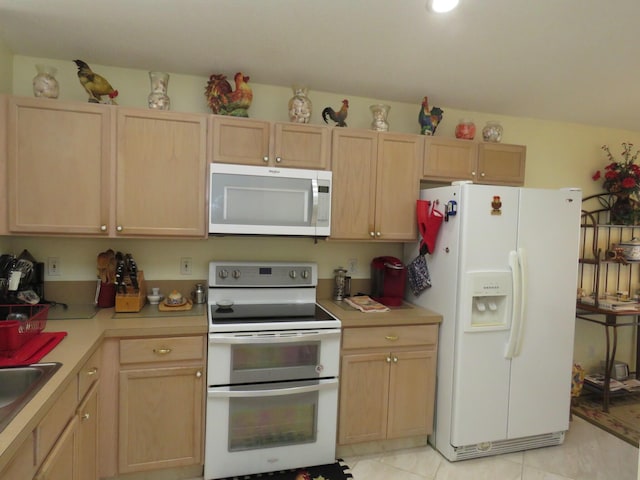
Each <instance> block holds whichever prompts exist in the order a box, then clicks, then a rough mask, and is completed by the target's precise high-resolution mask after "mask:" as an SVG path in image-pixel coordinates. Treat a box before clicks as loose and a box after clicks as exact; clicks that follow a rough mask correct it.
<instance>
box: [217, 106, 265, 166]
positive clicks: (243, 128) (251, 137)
mask: <svg viewBox="0 0 640 480" xmlns="http://www.w3.org/2000/svg"><path fill="white" fill-rule="evenodd" d="M210 122H211V127H210V130H211V131H212V132H213V134H212V139H211V148H212V153H211V158H212V159H213V162H216V163H240V164H243V165H261V166H264V165H267V163H268V162H269V154H270V152H269V141H270V135H271V124H270V123H269V122H263V121H260V120H249V119H246V118H231V117H224V116H219V115H213V116H212V117H211V119H210Z"/></svg>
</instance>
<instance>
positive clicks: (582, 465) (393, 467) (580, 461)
mask: <svg viewBox="0 0 640 480" xmlns="http://www.w3.org/2000/svg"><path fill="white" fill-rule="evenodd" d="M343 458H344V461H345V462H346V463H347V465H349V467H350V471H351V473H352V474H353V478H354V480H636V479H638V449H637V448H635V447H633V446H631V445H629V444H628V443H626V442H624V441H622V440H620V439H619V438H617V437H615V436H613V435H611V434H608V433H606V432H604V431H603V430H601V429H599V428H597V427H595V426H593V425H591V424H590V423H588V422H586V421H585V420H583V419H581V418H578V417H576V416H574V417H573V420H572V421H571V426H570V429H569V432H568V433H567V435H566V437H565V441H564V443H563V444H562V445H558V446H554V447H546V448H540V449H536V450H528V451H525V452H518V453H510V454H505V455H499V456H494V457H487V458H481V459H474V460H464V461H460V462H449V461H448V460H446V459H445V458H444V457H443V456H442V455H440V454H439V453H438V452H437V451H436V450H434V449H433V448H431V447H430V446H425V447H418V448H410V449H406V450H399V451H395V452H387V453H381V454H369V455H360V456H356V455H354V456H350V455H345V456H344V457H343Z"/></svg>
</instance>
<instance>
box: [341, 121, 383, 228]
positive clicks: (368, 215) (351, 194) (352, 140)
mask: <svg viewBox="0 0 640 480" xmlns="http://www.w3.org/2000/svg"><path fill="white" fill-rule="evenodd" d="M377 139H378V137H377V134H376V133H375V132H372V131H367V130H360V131H358V130H352V129H346V128H336V129H334V130H333V139H332V146H331V150H332V156H331V170H332V172H333V183H332V186H333V194H332V198H331V238H334V239H341V240H371V239H372V238H373V236H374V222H375V201H376V197H375V195H376V192H375V185H376V168H377V163H376V158H377V154H378V140H377Z"/></svg>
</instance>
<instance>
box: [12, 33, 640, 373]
mask: <svg viewBox="0 0 640 480" xmlns="http://www.w3.org/2000/svg"><path fill="white" fill-rule="evenodd" d="M7 58H9V57H8V56H7V54H6V53H5V54H3V53H2V46H1V45H0V71H1V69H2V64H3V63H5V64H6V63H7ZM72 60H73V59H69V60H68V61H60V60H53V59H43V58H33V57H25V56H20V55H16V56H14V57H13V59H12V62H13V70H12V77H13V79H12V81H13V84H12V88H11V93H13V94H15V95H23V96H32V95H33V93H32V79H33V77H34V75H35V74H36V70H35V65H36V64H38V63H44V64H48V65H52V66H54V67H56V68H57V69H58V74H57V78H58V80H59V82H60V99H62V100H78V101H85V100H86V99H87V95H86V93H85V92H84V90H83V89H82V87H81V86H80V83H79V82H78V79H77V77H76V71H77V69H76V66H75V64H74V63H73V62H72ZM83 60H85V61H87V62H88V63H89V65H90V66H91V67H92V68H93V69H94V71H96V72H98V73H100V74H102V75H103V76H105V77H106V78H107V79H108V80H109V81H110V82H111V84H112V85H113V86H114V87H115V88H117V89H118V90H119V92H120V95H119V96H118V99H117V100H118V103H119V104H120V105H124V106H132V107H141V108H146V106H147V103H146V102H147V95H148V93H149V90H150V88H149V77H148V72H146V71H142V70H133V69H123V68H118V67H113V66H105V65H98V64H92V63H91V61H90V60H91V59H88V58H85V59H83ZM169 73H170V74H171V77H170V81H169V89H168V94H169V96H170V98H171V106H172V110H175V111H188V112H203V113H209V110H208V107H207V105H206V102H205V98H204V87H205V85H206V82H207V78H205V77H198V76H192V75H181V74H178V73H173V72H169ZM211 73H225V74H227V75H228V76H229V77H231V76H232V75H233V73H235V72H211ZM245 73H246V74H248V75H250V74H251V72H250V71H249V72H245ZM295 80H296V79H292V83H295ZM250 84H251V86H252V88H253V92H254V100H253V104H252V106H251V109H250V110H249V115H250V116H251V117H252V118H259V119H267V120H273V121H287V120H288V117H287V103H288V100H289V98H290V97H291V95H292V91H291V88H290V87H288V86H286V87H280V86H272V85H260V84H257V83H254V82H251V83H250ZM309 88H310V91H309V97H310V98H311V100H312V102H313V107H314V109H313V115H312V119H311V123H317V124H321V123H322V119H321V116H320V112H321V111H322V109H323V108H324V107H326V106H332V107H333V108H337V107H339V106H340V102H341V100H342V98H344V97H343V96H342V95H340V94H334V93H327V92H317V91H314V90H313V85H309ZM1 91H2V84H1V83H0V92H1ZM425 93H428V92H425ZM348 98H349V102H350V108H349V117H348V119H347V123H348V124H349V127H350V128H354V127H355V128H369V125H370V123H371V114H370V112H369V105H371V104H373V103H388V104H389V105H391V110H390V115H389V123H390V130H391V131H396V132H405V133H419V125H418V121H417V116H418V111H419V108H420V101H421V100H422V99H421V98H419V99H416V101H415V103H412V104H406V103H398V102H386V101H385V100H384V99H373V98H364V97H353V96H351V97H348ZM540 101H541V102H544V101H548V102H552V101H553V99H545V98H541V99H540ZM438 106H440V107H441V108H443V109H444V112H445V113H444V120H443V122H442V123H441V125H440V126H439V127H438V131H437V135H438V136H445V137H454V129H455V125H456V124H457V122H458V120H459V119H462V118H469V119H472V120H473V121H474V122H475V123H476V126H477V130H478V132H479V131H480V130H481V128H482V126H483V125H484V124H485V123H486V121H488V120H499V121H500V122H501V123H502V125H503V126H504V136H503V142H504V143H514V144H523V145H526V146H527V166H526V186H530V187H549V188H556V187H563V186H574V187H580V188H582V189H583V193H584V195H589V194H592V193H597V192H599V191H601V183H600V182H594V181H593V180H591V175H592V174H593V173H594V172H595V170H597V169H600V168H602V167H603V166H604V165H605V164H606V160H605V157H604V155H603V153H602V151H601V150H600V146H601V145H602V144H608V145H610V146H611V147H612V151H614V152H616V151H617V150H618V148H617V147H618V146H619V145H620V143H621V142H623V141H630V142H632V143H635V144H637V145H640V132H633V131H624V130H616V129H611V128H607V127H605V126H602V127H593V126H587V125H580V124H569V123H560V122H554V121H548V120H544V119H533V118H522V117H509V116H504V115H494V114H491V113H487V112H470V111H463V110H455V109H450V108H448V107H447V106H446V105H438ZM594 115H597V109H595V110H594ZM585 120H587V119H585ZM589 120H590V119H589ZM3 240H6V239H2V237H0V251H4V252H6V251H8V250H9V249H10V250H12V251H14V252H15V253H19V252H20V251H22V249H24V248H27V249H28V250H29V251H30V252H31V253H32V254H33V255H34V256H35V257H36V258H37V259H39V260H46V258H47V257H49V256H55V257H58V258H59V259H60V262H61V263H60V264H61V273H62V274H61V275H60V276H59V277H53V278H47V280H48V281H66V280H90V279H91V280H92V279H94V278H95V258H96V255H97V254H98V253H99V252H100V251H102V250H105V249H106V248H113V249H116V250H121V251H124V252H130V253H132V254H133V255H134V256H135V257H136V259H137V261H138V264H139V265H140V266H141V267H142V268H143V269H144V270H145V275H146V278H148V279H159V280H160V279H174V278H181V279H184V277H181V276H180V273H179V261H180V257H182V256H190V257H192V258H193V278H194V279H203V278H206V269H207V262H208V261H209V260H211V259H214V258H215V259H240V258H241V259H257V260H289V259H290V260H309V261H316V262H318V263H319V267H320V277H321V278H331V277H332V276H333V270H334V269H335V268H336V267H338V266H341V265H346V264H347V263H348V260H349V259H351V258H356V259H357V261H358V272H357V273H355V274H354V277H355V278H368V277H369V263H370V261H371V259H372V258H373V257H375V256H378V255H394V256H400V255H401V253H400V252H401V244H377V243H348V242H335V241H320V242H319V243H317V244H315V243H314V242H313V241H312V240H309V239H296V238H282V239H280V238H256V237H252V238H212V239H208V240H201V241H195V240H194V241H191V240H179V241H176V240H153V241H144V240H90V239H68V238H38V237H10V239H9V243H8V244H7V243H6V242H3ZM3 243H4V249H3V248H2V247H3ZM435 281H437V279H436V280H435ZM576 331H577V336H576V349H575V358H576V360H577V361H580V362H582V363H584V364H585V365H586V366H590V365H596V364H597V363H598V362H599V359H600V358H603V355H604V354H603V353H602V352H603V348H604V347H603V344H604V341H603V339H604V335H603V331H602V329H601V327H597V326H592V325H590V324H586V322H578V323H577V327H576ZM634 339H635V337H634V335H633V332H631V331H629V332H628V333H625V332H621V334H620V344H619V355H618V358H619V359H624V360H626V359H628V361H629V362H633V361H634V359H633V354H632V351H633V348H634V341H635V340H634Z"/></svg>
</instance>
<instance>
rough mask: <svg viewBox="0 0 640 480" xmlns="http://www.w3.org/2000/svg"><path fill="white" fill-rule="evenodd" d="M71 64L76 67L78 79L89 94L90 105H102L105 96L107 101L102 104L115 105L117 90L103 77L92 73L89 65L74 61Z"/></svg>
mask: <svg viewBox="0 0 640 480" xmlns="http://www.w3.org/2000/svg"><path fill="white" fill-rule="evenodd" d="M73 62H74V63H75V64H76V65H77V66H78V79H79V80H80V84H81V85H82V86H83V87H84V89H85V90H86V91H87V93H88V94H89V102H90V103H103V102H102V97H103V96H105V95H106V96H108V97H109V100H108V101H105V102H104V103H111V104H113V105H117V103H116V101H115V100H114V98H116V97H117V96H118V90H115V89H114V88H113V87H112V86H111V84H110V83H109V82H108V81H107V80H106V79H105V78H104V77H103V76H101V75H98V74H97V73H93V71H91V68H89V65H87V64H86V63H84V62H83V61H82V60H74V61H73Z"/></svg>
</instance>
